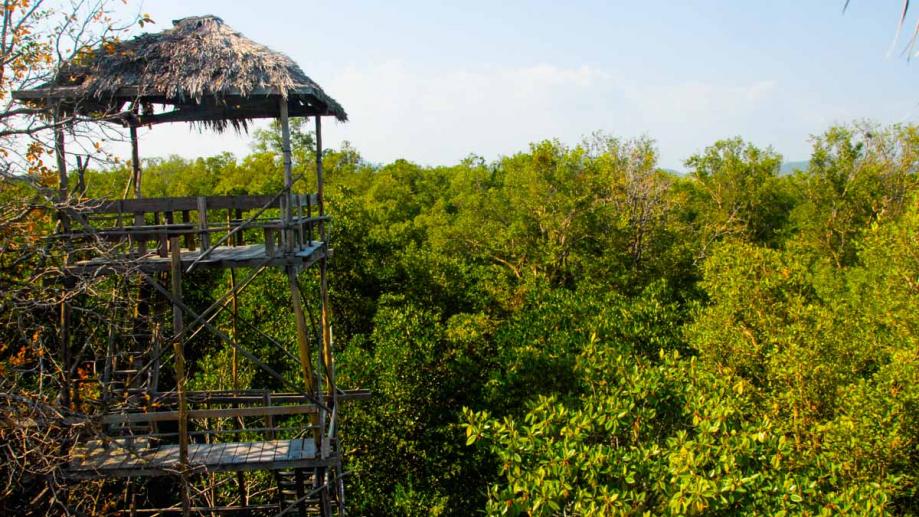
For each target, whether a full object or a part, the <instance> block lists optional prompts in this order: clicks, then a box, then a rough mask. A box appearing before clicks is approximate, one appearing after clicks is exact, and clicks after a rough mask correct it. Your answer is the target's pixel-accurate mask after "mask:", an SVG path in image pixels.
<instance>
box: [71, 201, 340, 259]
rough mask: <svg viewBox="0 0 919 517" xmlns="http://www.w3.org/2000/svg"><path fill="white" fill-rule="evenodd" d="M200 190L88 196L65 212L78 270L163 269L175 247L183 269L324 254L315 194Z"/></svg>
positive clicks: (312, 257) (315, 257)
mask: <svg viewBox="0 0 919 517" xmlns="http://www.w3.org/2000/svg"><path fill="white" fill-rule="evenodd" d="M289 200H290V201H289V213H290V216H289V219H288V220H287V221H285V220H284V219H283V218H282V217H281V214H283V213H284V212H285V207H284V206H283V205H284V203H285V201H286V199H285V196H284V195H282V194H278V195H274V196H271V195H266V196H208V197H205V196H200V197H174V198H144V199H125V200H121V201H87V202H84V203H83V204H82V205H81V206H80V207H79V208H77V209H75V210H74V211H73V212H72V213H71V228H72V230H71V233H70V234H67V235H64V236H63V237H65V238H68V239H71V240H72V241H74V242H76V243H80V244H79V245H78V246H77V247H76V251H75V253H74V255H73V259H72V260H71V263H70V266H71V270H72V272H74V273H77V274H87V273H90V274H105V273H110V272H116V271H125V270H128V269H130V268H139V269H141V270H143V271H165V270H168V269H169V268H170V264H171V260H172V257H171V254H170V250H171V249H172V246H171V245H170V241H173V242H175V243H177V244H178V246H179V247H180V250H181V251H180V260H181V263H182V267H183V269H185V270H189V269H195V268H201V267H217V268H225V267H261V266H265V265H267V266H288V265H294V266H299V267H304V266H309V265H311V264H312V263H314V262H316V261H317V260H319V259H320V258H322V257H324V256H326V253H327V249H326V246H325V245H324V243H323V242H322V241H321V240H319V239H320V237H319V228H318V225H319V224H320V223H321V222H324V221H325V220H326V219H327V216H318V215H316V214H315V212H316V205H317V196H316V194H294V195H291V196H289Z"/></svg>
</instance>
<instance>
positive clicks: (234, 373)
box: [230, 268, 249, 506]
mask: <svg viewBox="0 0 919 517" xmlns="http://www.w3.org/2000/svg"><path fill="white" fill-rule="evenodd" d="M230 296H231V306H230V308H231V310H230V316H231V318H230V339H232V340H233V342H234V343H238V340H239V328H238V327H237V323H238V321H239V305H238V303H239V300H238V298H237V291H236V268H230ZM230 353H231V354H232V355H231V357H230V375H231V379H232V382H233V391H239V353H238V351H237V350H236V347H235V346H234V347H232V350H231V352H230ZM233 407H237V404H233ZM244 426H245V420H243V417H237V418H236V419H234V427H235V428H236V429H237V430H238V429H242V428H243V427H244ZM236 485H237V487H238V488H239V501H240V505H241V506H246V505H247V504H248V502H247V501H248V495H249V494H248V493H247V490H246V474H245V473H244V472H242V471H240V472H237V473H236Z"/></svg>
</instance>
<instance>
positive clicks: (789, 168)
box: [779, 160, 809, 176]
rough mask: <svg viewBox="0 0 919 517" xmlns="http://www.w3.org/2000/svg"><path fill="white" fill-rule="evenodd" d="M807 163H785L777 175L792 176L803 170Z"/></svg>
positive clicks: (805, 161)
mask: <svg viewBox="0 0 919 517" xmlns="http://www.w3.org/2000/svg"><path fill="white" fill-rule="evenodd" d="M808 163H809V162H808V161H807V160H803V161H800V162H785V163H783V164H782V167H780V168H779V174H781V175H783V176H784V175H786V174H792V173H794V172H795V171H797V170H804V169H806V168H807V164H808Z"/></svg>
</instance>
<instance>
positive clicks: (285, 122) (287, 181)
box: [278, 97, 293, 252]
mask: <svg viewBox="0 0 919 517" xmlns="http://www.w3.org/2000/svg"><path fill="white" fill-rule="evenodd" d="M278 108H279V111H280V122H281V153H282V154H283V155H284V189H285V192H284V195H283V196H282V197H281V219H282V220H283V225H282V228H283V229H282V230H281V247H282V248H283V249H284V250H285V251H288V252H289V251H291V250H292V249H293V239H292V235H291V234H290V224H291V209H290V208H291V207H290V197H291V194H292V193H293V158H292V157H291V153H290V117H288V113H287V99H285V98H283V97H282V98H281V99H280V100H279V101H278Z"/></svg>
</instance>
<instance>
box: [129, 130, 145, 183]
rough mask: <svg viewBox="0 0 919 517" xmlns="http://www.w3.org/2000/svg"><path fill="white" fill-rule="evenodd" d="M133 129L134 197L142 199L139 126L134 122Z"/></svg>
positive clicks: (132, 166) (132, 165) (132, 164)
mask: <svg viewBox="0 0 919 517" xmlns="http://www.w3.org/2000/svg"><path fill="white" fill-rule="evenodd" d="M130 131H131V172H132V174H133V176H132V181H133V182H134V199H140V198H141V197H143V196H142V195H141V192H140V178H141V172H140V151H139V150H138V148H137V126H136V125H134V122H133V121H131V123H130Z"/></svg>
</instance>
